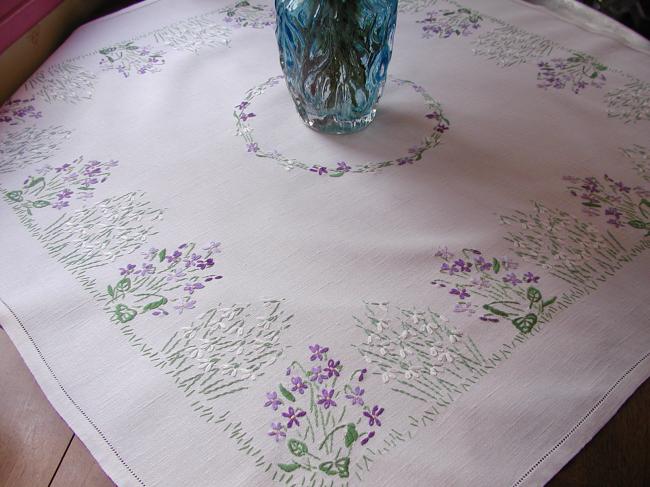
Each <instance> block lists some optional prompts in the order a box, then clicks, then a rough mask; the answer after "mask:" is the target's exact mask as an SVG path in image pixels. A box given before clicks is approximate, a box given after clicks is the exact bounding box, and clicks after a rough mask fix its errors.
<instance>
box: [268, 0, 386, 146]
mask: <svg viewBox="0 0 650 487" xmlns="http://www.w3.org/2000/svg"><path fill="white" fill-rule="evenodd" d="M275 9H276V22H277V24H276V31H275V32H276V37H277V39H278V46H279V49H280V64H281V65H282V71H283V72H284V75H285V78H286V82H287V86H288V88H289V92H290V93H291V96H292V98H293V101H294V103H295V105H296V109H297V110H298V113H299V114H300V116H301V118H302V119H303V121H304V122H305V123H306V124H307V125H308V126H309V127H311V128H313V129H316V130H319V131H321V132H327V133H336V134H345V133H350V132H356V131H358V130H361V129H363V128H364V127H367V126H368V125H369V124H370V123H371V122H372V121H373V119H374V118H375V113H376V105H377V102H378V101H379V98H380V97H381V93H382V91H383V88H384V83H385V81H386V70H387V68H388V63H389V61H390V57H391V53H392V47H393V35H394V33H395V22H396V19H397V0H275Z"/></svg>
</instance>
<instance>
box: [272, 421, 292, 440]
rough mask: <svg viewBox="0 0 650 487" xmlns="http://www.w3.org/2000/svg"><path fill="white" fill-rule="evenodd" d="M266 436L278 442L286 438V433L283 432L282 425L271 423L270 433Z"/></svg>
mask: <svg viewBox="0 0 650 487" xmlns="http://www.w3.org/2000/svg"><path fill="white" fill-rule="evenodd" d="M268 435H269V436H271V437H272V438H275V441H276V442H280V441H282V440H283V439H284V438H286V436H287V433H286V432H285V429H284V426H282V423H271V431H269V432H268Z"/></svg>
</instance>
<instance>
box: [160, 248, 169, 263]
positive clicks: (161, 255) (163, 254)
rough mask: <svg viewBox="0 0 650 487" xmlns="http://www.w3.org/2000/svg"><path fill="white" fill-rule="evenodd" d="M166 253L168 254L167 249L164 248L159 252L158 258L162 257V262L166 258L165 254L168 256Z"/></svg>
mask: <svg viewBox="0 0 650 487" xmlns="http://www.w3.org/2000/svg"><path fill="white" fill-rule="evenodd" d="M166 255H167V249H162V250H161V251H160V252H159V253H158V259H160V262H162V261H163V260H165V256H166Z"/></svg>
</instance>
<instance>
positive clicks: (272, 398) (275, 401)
mask: <svg viewBox="0 0 650 487" xmlns="http://www.w3.org/2000/svg"><path fill="white" fill-rule="evenodd" d="M266 399H267V401H266V402H265V403H264V407H265V408H268V407H271V409H273V411H277V410H278V406H280V405H281V404H282V401H281V400H280V398H278V393H277V392H267V393H266Z"/></svg>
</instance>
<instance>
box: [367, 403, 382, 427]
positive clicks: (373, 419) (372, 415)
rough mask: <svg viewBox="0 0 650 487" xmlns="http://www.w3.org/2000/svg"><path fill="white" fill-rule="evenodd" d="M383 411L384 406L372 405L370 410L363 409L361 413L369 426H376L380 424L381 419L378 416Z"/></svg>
mask: <svg viewBox="0 0 650 487" xmlns="http://www.w3.org/2000/svg"><path fill="white" fill-rule="evenodd" d="M383 412H384V408H380V407H379V406H373V408H372V411H370V412H368V411H364V412H363V415H364V416H365V417H366V418H368V425H369V426H374V425H375V424H376V425H377V426H381V420H380V419H379V416H381V415H382V413H383Z"/></svg>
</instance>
